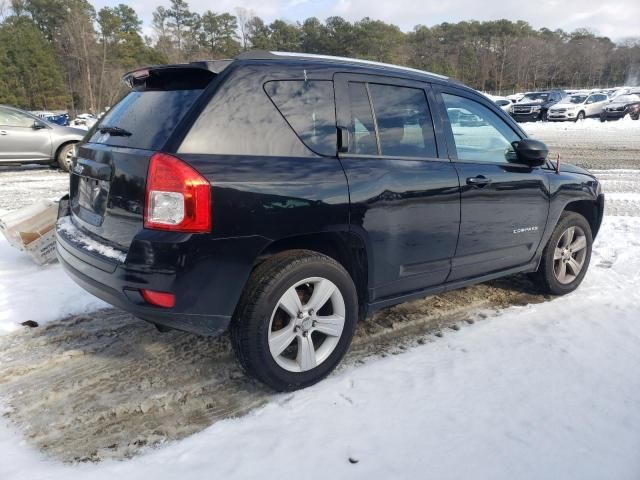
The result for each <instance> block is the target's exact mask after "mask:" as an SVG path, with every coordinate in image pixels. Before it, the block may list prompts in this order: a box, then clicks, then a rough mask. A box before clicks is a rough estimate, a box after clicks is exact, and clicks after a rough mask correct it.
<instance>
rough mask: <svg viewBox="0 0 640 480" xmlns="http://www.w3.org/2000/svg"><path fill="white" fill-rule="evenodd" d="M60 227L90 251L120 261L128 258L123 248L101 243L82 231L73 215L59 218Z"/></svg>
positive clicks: (74, 240) (72, 239)
mask: <svg viewBox="0 0 640 480" xmlns="http://www.w3.org/2000/svg"><path fill="white" fill-rule="evenodd" d="M58 229H59V230H60V231H61V232H64V233H65V234H66V235H67V237H68V238H69V239H71V241H73V242H75V243H77V244H78V246H80V247H82V248H84V249H85V250H89V251H90V252H96V253H97V254H99V255H102V256H103V257H106V258H110V259H113V260H117V261H118V262H120V263H124V261H125V259H126V258H127V254H126V253H125V252H123V251H121V250H117V249H115V248H113V247H110V246H109V245H105V244H103V243H100V242H98V241H96V240H94V239H93V238H91V237H89V236H88V235H86V234H84V233H82V231H81V230H80V229H79V228H78V227H76V226H75V224H74V223H73V221H72V220H71V217H62V218H60V219H59V220H58Z"/></svg>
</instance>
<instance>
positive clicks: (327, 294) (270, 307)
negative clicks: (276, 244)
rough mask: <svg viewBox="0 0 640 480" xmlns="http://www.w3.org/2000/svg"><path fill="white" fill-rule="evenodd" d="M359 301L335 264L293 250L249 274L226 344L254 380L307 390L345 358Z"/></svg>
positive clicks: (276, 387)
mask: <svg viewBox="0 0 640 480" xmlns="http://www.w3.org/2000/svg"><path fill="white" fill-rule="evenodd" d="M357 315H358V297H357V293H356V288H355V285H354V284H353V280H352V279H351V277H350V276H349V274H348V273H347V271H346V270H345V269H344V268H343V267H342V265H340V264H339V263H338V262H336V261H335V260H334V259H332V258H330V257H327V256H326V255H322V254H320V253H317V252H313V251H309V250H291V251H288V252H283V253H279V254H276V255H274V256H272V257H270V258H269V259H267V260H265V261H264V262H263V263H262V264H261V265H259V266H258V267H257V268H256V269H255V270H254V272H253V273H252V274H251V277H250V278H249V281H248V282H247V286H246V287H245V290H244V293H243V294H242V298H241V299H240V302H239V303H238V307H237V308H236V312H235V314H234V317H233V320H232V323H231V341H232V344H233V348H234V350H235V352H236V355H237V357H238V360H239V361H240V364H241V365H242V367H243V368H244V370H245V371H246V372H247V373H248V374H249V375H251V376H253V377H255V378H257V379H258V380H260V381H261V382H263V383H265V384H266V385H268V386H269V387H271V388H273V389H274V390H277V391H289V390H297V389H299V388H304V387H308V386H310V385H313V384H314V383H317V382H319V381H320V380H322V379H323V378H324V377H326V376H327V375H328V374H329V373H330V372H331V371H332V370H333V369H334V368H335V367H336V366H337V365H338V364H339V363H340V361H341V360H342V358H343V357H344V355H345V353H346V352H347V350H348V348H349V345H350V344H351V340H352V338H353V334H354V331H355V327H356V323H357Z"/></svg>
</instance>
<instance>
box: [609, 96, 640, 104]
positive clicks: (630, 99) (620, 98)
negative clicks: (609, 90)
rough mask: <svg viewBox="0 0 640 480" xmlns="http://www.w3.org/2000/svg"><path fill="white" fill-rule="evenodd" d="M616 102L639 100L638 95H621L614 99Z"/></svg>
mask: <svg viewBox="0 0 640 480" xmlns="http://www.w3.org/2000/svg"><path fill="white" fill-rule="evenodd" d="M615 102H616V103H632V102H640V97H639V96H638V95H621V96H619V97H618V98H616V99H615Z"/></svg>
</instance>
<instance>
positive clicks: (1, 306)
mask: <svg viewBox="0 0 640 480" xmlns="http://www.w3.org/2000/svg"><path fill="white" fill-rule="evenodd" d="M106 306H107V304H105V303H104V302H102V301H101V300H98V299H97V298H95V297H93V296H91V295H89V294H87V292H85V291H84V290H82V289H81V288H80V287H78V286H77V285H76V284H75V283H73V281H72V280H71V279H70V278H69V277H67V276H66V275H65V274H64V272H63V271H62V267H61V266H60V264H58V263H55V264H52V265H47V266H44V267H39V266H37V265H36V264H35V263H33V261H32V260H31V259H30V258H29V257H27V256H26V255H24V254H23V253H22V252H20V251H19V250H17V249H15V248H13V247H12V246H11V245H9V243H8V242H7V241H6V240H5V238H4V237H3V236H1V235H0V334H2V333H7V332H11V331H14V330H16V329H17V328H20V323H22V322H24V321H27V320H33V321H37V322H38V323H47V322H50V321H53V320H59V319H61V318H64V317H67V316H69V315H77V314H80V313H87V312H91V311H95V310H97V309H99V308H105V307H106ZM0 478H1V477H0Z"/></svg>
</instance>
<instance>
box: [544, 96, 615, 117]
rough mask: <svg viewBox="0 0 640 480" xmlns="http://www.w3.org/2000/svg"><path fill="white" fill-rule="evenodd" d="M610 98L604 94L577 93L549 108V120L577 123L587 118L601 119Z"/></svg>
mask: <svg viewBox="0 0 640 480" xmlns="http://www.w3.org/2000/svg"><path fill="white" fill-rule="evenodd" d="M608 103H609V97H607V95H606V94H604V93H592V94H590V95H589V94H586V93H577V94H573V95H570V96H568V97H566V98H564V99H563V100H562V101H560V102H559V103H556V104H555V105H554V106H552V107H551V108H549V111H548V113H547V119H548V120H550V121H560V122H562V121H566V120H571V121H574V122H577V121H578V120H584V119H585V118H587V117H599V116H600V114H601V113H602V111H603V110H604V107H605V106H606V105H607V104H608Z"/></svg>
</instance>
